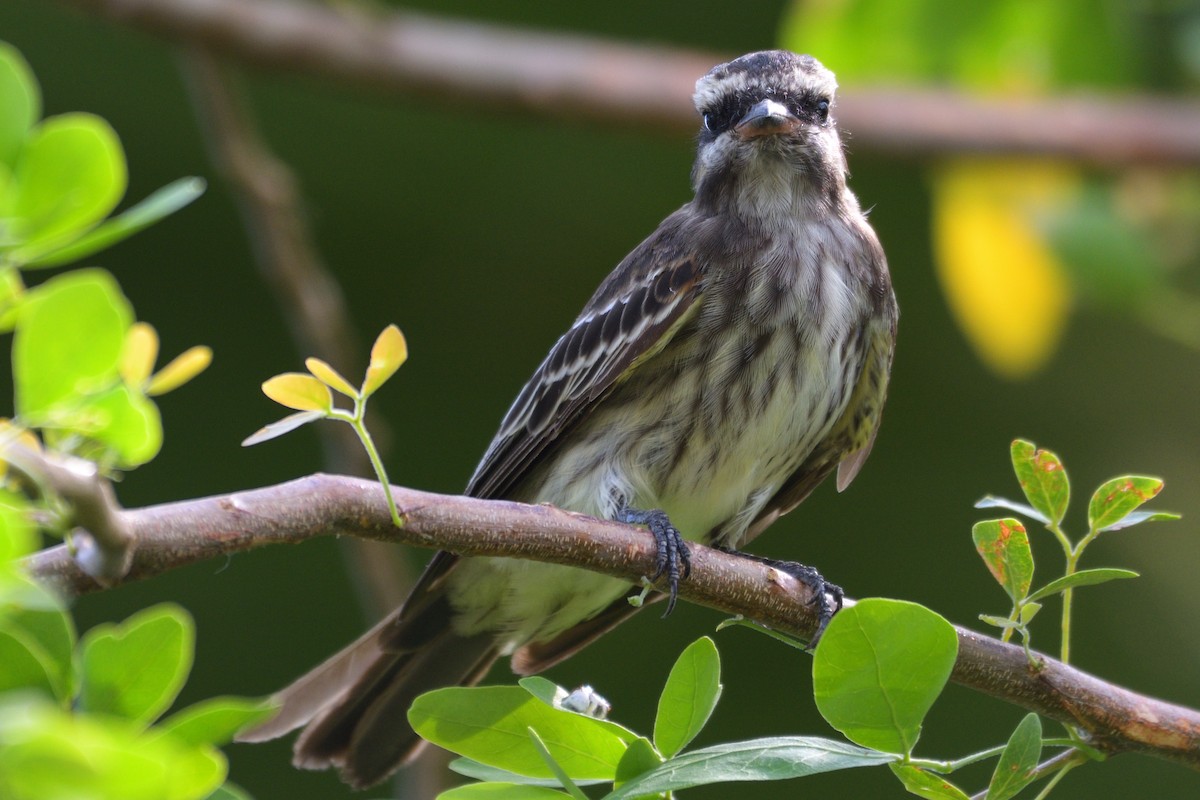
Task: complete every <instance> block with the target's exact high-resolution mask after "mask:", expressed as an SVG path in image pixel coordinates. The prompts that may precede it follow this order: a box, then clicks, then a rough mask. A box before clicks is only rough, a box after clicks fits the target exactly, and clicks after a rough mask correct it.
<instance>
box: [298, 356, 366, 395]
mask: <svg viewBox="0 0 1200 800" xmlns="http://www.w3.org/2000/svg"><path fill="white" fill-rule="evenodd" d="M304 366H305V367H307V368H308V371H309V372H311V373H312V374H313V377H314V378H316V379H317V380H319V381H320V382H321V383H323V384H325V385H326V386H328V387H329V388H330V389H336V390H337V391H339V392H341V393H342V394H344V395H346V397H350V398H354V397H357V396H358V391H357V390H356V389H355V388H354V387H353V386H351V385H350V381H348V380H346V379H345V378H343V377H342V373H340V372H338V371H337V370H336V369H334V368H333V367H331V366H329V364H328V363H326V362H324V361H322V360H321V359H319V358H306V359H304Z"/></svg>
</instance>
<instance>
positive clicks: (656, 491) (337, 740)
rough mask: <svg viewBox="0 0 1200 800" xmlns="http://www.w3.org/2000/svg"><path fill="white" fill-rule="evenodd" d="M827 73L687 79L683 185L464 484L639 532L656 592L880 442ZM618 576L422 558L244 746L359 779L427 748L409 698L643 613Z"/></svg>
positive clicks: (874, 246)
mask: <svg viewBox="0 0 1200 800" xmlns="http://www.w3.org/2000/svg"><path fill="white" fill-rule="evenodd" d="M836 87H837V84H836V80H835V78H834V75H833V73H832V72H830V71H829V70H828V69H826V68H825V67H824V66H822V65H821V64H820V62H818V61H817V60H816V59H815V58H813V57H811V56H807V55H797V54H795V53H792V52H789V51H785V50H768V51H762V52H756V53H750V54H748V55H744V56H742V57H740V58H736V59H734V60H732V61H729V62H727V63H724V64H720V65H718V66H715V67H713V69H712V70H710V71H709V72H708V73H707V74H706V75H704V76H703V77H701V78H700V79H699V81H697V84H696V90H695V94H694V97H693V100H694V103H695V107H696V111H697V113H698V115H699V121H700V129H699V133H698V136H697V144H696V159H695V164H694V167H693V170H692V175H691V180H692V187H693V190H694V196H693V198H692V200H691V201H690V202H688V203H686V204H685V205H683V206H682V207H681V208H680V209H679V210H677V211H675V212H674V213H672V214H671V215H669V216H668V217H667V218H666V219H664V220H663V221H662V223H661V224H660V225H659V226H658V228H657V229H656V230H655V231H654V232H653V233H652V234H650V236H649V237H648V238H646V239H645V240H644V241H643V242H642V243H641V244H639V245H638V246H637V247H636V248H635V249H634V250H633V251H632V252H631V253H630V254H629V255H628V256H627V257H626V258H625V259H624V260H622V261H621V262H620V263H619V264H618V265H617V267H616V268H615V269H614V270H613V271H612V273H611V274H609V275H608V277H607V278H605V279H604V280H603V282H602V283H601V284H600V286H599V288H597V289H596V291H595V293H594V294H593V295H592V297H591V299H590V300H589V301H588V302H587V304H586V305H585V306H584V308H583V310H582V312H581V313H580V314H579V316H578V317H577V318H576V319H575V321H574V323H573V324H572V325H571V327H570V328H569V329H568V330H567V332H566V333H565V334H563V335H562V336H561V337H560V338H559V339H558V341H557V342H556V343H555V344H554V345H553V347H551V349H550V352H549V354H548V355H547V356H546V357H545V359H544V360H543V361H542V363H541V365H540V366H538V368H537V369H536V371H535V372H534V373H533V376H532V377H531V378H530V380H529V381H528V382H527V383H526V384H525V386H524V388H523V389H522V390H521V392H520V394H519V395H518V396H517V398H516V400H515V402H514V403H513V404H512V406H511V408H510V409H509V411H508V413H507V414H506V416H505V417H504V419H503V421H502V422H501V425H500V429H499V431H498V432H497V433H496V435H495V438H494V439H493V440H492V442H491V445H490V446H489V447H488V449H487V451H486V452H485V454H484V456H483V458H482V460H481V461H480V463H479V465H478V467H477V468H476V470H475V473H474V475H473V476H472V477H471V480H470V482H469V484H468V486H467V490H466V493H467V494H468V495H471V496H473V497H477V498H484V499H505V500H515V501H522V502H528V503H549V504H552V505H555V506H558V507H561V508H564V509H568V510H571V511H575V512H580V513H584V514H590V515H593V516H595V517H600V518H604V519H609V520H616V521H621V522H626V523H631V524H637V525H642V526H645V527H646V528H647V529H648V530H649V531H650V532H651V534H653V536H654V539H655V543H656V547H657V554H658V573H659V574H657V575H655V576H653V577H654V578H658V577H664V578H665V579H666V580H667V582H668V583H669V585H670V591H669V595H670V604H671V605H673V603H674V599H675V592H676V589H677V586H678V584H679V581H680V580H686V578H687V574H688V569H689V559H688V553H689V550H688V543H689V542H698V543H702V544H706V545H711V546H716V547H721V548H724V549H728V550H734V551H736V550H737V549H739V548H741V547H742V546H744V545H745V544H746V543H747V542H749V541H750V540H752V539H754V538H755V537H756V536H758V535H759V534H760V533H761V532H762V531H763V530H764V529H765V528H767V527H768V526H770V525H771V524H772V523H773V522H774V521H775V520H776V519H778V518H779V517H780V516H782V515H783V514H786V513H787V512H789V511H790V510H792V509H793V508H795V507H796V506H797V505H798V504H799V503H800V502H801V501H803V500H804V499H805V498H806V497H807V496H808V495H809V493H810V492H812V491H813V489H815V488H816V486H817V485H818V484H820V483H821V482H822V481H823V480H824V479H825V478H826V477H827V476H829V475H830V474H831V473H833V472H834V471H835V470H836V471H837V480H836V484H837V489H838V490H839V491H841V490H843V489H845V488H846V486H847V485H848V484H849V483H850V482H851V480H853V478H854V477H855V475H856V474H858V472H859V470H860V468H861V467H862V465H863V462H864V461H865V460H866V458H867V455H868V453H869V452H870V451H871V448H872V445H873V443H874V441H875V435H876V431H877V430H878V427H879V422H880V417H881V414H882V410H883V405H884V401H885V398H886V394H887V385H888V381H889V378H890V375H891V364H892V355H893V351H894V347H895V340H896V324H897V319H898V309H897V305H896V299H895V295H894V292H893V289H892V284H891V278H890V275H889V273H888V269H887V262H886V258H885V256H884V252H883V249H882V247H881V245H880V243H879V240H878V238H877V237H876V235H875V233H874V231H873V230H872V228H871V226H870V224H869V223H868V221H867V218H866V215H865V213H864V212H863V210H862V209H861V207H860V205H859V202H858V200H857V199H856V197H855V195H854V194H853V193H852V192H851V191H850V189H849V188H848V187H847V185H846V179H847V174H848V173H847V166H846V160H845V154H844V149H843V145H842V143H841V140H840V137H839V134H838V129H837V125H836V123H835V120H834V117H833V110H834V103H835V92H836ZM812 575H813V576H816V578H817V580H818V583H817V588H818V589H819V590H820V591H819V592H818V594H819V595H820V596H821V598H822V600H823V601H824V602H828V601H827V600H825V591H824V590H825V588H826V585H825V584H824V583H823V579H820V578H819V574H817V573H815V571H813V573H812ZM830 586H831V585H830ZM634 588H636V587H631V586H630V584H629V582H628V581H622V580H619V579H616V578H612V577H608V576H605V575H600V574H596V573H591V572H587V571H584V570H581V569H578V568H574V567H569V566H563V565H554V564H543V563H537V562H531V561H523V560H518V559H512V558H492V557H487V558H485V557H460V556H457V555H454V554H452V553H449V552H444V551H443V552H439V553H437V554H436V555H435V556H434V557H433V558H432V560H431V561H430V563H429V565H428V566H427V567H426V569H425V571H424V573H423V574H422V575H421V577H420V578H419V580H418V582H417V583H416V585H415V587H414V588H413V590H412V592H411V594H410V595H409V596H408V599H407V600H406V601H405V602H404V604H403V605H402V606H401V607H400V608H398V609H396V610H395V611H394V612H392V613H391V614H390V615H388V616H387V617H386V618H385V619H383V620H382V621H381V622H379V623H378V624H377V625H376V626H375V627H373V628H372V629H371V630H370V631H368V632H367V633H366V634H364V635H363V636H362V637H361V638H359V639H358V640H357V641H355V642H354V643H353V644H351V645H350V646H348V647H347V648H346V649H344V650H342V651H341V652H340V653H338V654H337V655H334V656H333V657H332V658H330V659H329V660H328V661H326V662H325V663H323V664H321V665H320V666H318V667H317V668H315V669H314V670H312V671H311V672H310V673H308V674H307V675H305V676H304V677H302V678H300V679H299V680H298V681H296V682H295V683H293V684H292V685H291V686H289V687H287V688H286V689H284V690H283V691H281V692H280V693H278V694H277V695H276V701H277V702H278V703H279V705H280V710H279V712H278V714H277V715H276V716H275V717H274V718H273V719H272V720H269V721H268V722H266V723H263V724H261V725H260V726H259V727H258V728H256V729H253V730H251V731H250V732H249V733H248V734H243V736H242V737H241V738H242V739H243V740H249V741H261V740H265V739H270V738H276V737H278V736H282V735H283V734H285V733H287V732H289V731H291V730H294V729H296V728H299V727H303V731H302V732H301V734H300V735H299V737H298V738H297V740H296V743H295V745H294V763H295V764H296V765H297V766H299V767H303V768H311V769H324V768H331V767H336V768H337V769H339V770H340V772H341V776H342V778H343V780H345V781H346V782H348V783H350V784H351V785H353V786H355V787H360V788H361V787H366V786H370V785H373V784H375V783H377V782H379V781H381V780H383V779H384V778H386V777H387V776H389V775H390V774H392V773H393V772H395V771H396V770H397V769H398V768H399V767H400V766H402V765H403V764H405V763H407V762H408V761H409V760H411V759H412V758H413V757H414V755H415V753H416V752H417V751H418V750H419V749H420V746H421V744H422V740H421V739H420V738H419V737H418V736H417V735H416V733H414V731H413V730H412V728H411V726H409V724H408V721H407V717H406V711H407V709H408V707H409V706H410V705H411V703H412V701H413V700H414V699H415V698H416V697H417V696H418V695H420V694H421V693H423V692H426V691H430V690H433V689H437V688H441V687H443V686H447V685H455V684H459V685H470V684H474V683H477V682H478V681H480V680H481V679H482V678H483V676H484V675H485V674H486V673H487V672H488V670H489V669H490V667H491V666H492V664H493V663H494V662H495V661H496V660H497V659H499V658H502V657H508V658H509V659H510V663H511V666H512V668H513V670H514V671H515V672H516V673H518V674H532V673H536V672H540V671H542V670H544V669H546V668H548V667H550V666H552V665H554V664H556V663H558V662H560V661H561V660H563V659H565V658H567V657H568V656H570V655H572V654H573V653H575V652H577V651H578V650H579V649H580V648H582V647H584V646H585V645H587V644H588V643H590V642H591V641H593V640H594V639H596V638H597V637H598V636H600V635H602V634H604V633H606V632H608V631H609V630H611V629H612V628H613V627H614V626H616V625H617V624H619V623H620V622H622V621H624V620H625V619H627V618H628V617H629V616H631V615H632V614H633V613H634V612H636V611H637V608H636V607H635V606H634V605H632V604H630V603H629V602H628V600H627V596H628V595H630V593H631V590H632V589H634ZM839 599H840V597H839ZM822 611H823V616H824V617H827V616H828V613H829V612H828V611H827V610H825V609H822Z"/></svg>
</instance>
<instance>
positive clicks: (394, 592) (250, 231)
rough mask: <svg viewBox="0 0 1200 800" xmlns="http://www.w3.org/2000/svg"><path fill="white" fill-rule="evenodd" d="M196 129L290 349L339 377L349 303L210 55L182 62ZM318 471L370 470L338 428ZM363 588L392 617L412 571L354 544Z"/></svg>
mask: <svg viewBox="0 0 1200 800" xmlns="http://www.w3.org/2000/svg"><path fill="white" fill-rule="evenodd" d="M182 67H183V71H184V74H185V76H186V77H187V79H188V87H189V89H190V94H191V98H192V102H193V104H194V106H195V108H196V116H197V119H198V120H199V121H200V123H201V127H202V129H203V130H204V133H205V141H206V143H207V145H208V149H209V151H210V157H211V158H212V160H213V162H214V163H215V164H216V165H217V167H218V168H219V169H220V170H221V172H222V173H223V175H224V176H225V178H226V180H227V181H228V182H229V185H230V188H231V190H232V192H233V195H234V197H235V198H236V199H237V201H238V206H239V208H240V210H241V214H242V221H243V225H244V227H245V229H246V233H247V235H248V237H249V238H250V241H251V243H252V245H253V247H254V253H255V262H256V263H257V265H258V269H259V273H260V274H261V275H262V277H263V280H264V281H265V282H266V284H267V286H268V287H269V288H270V289H271V291H272V292H273V293H274V295H275V297H276V298H277V299H278V301H279V306H280V308H281V309H282V311H283V314H284V317H285V318H286V320H287V323H288V329H289V331H290V332H291V336H292V340H293V341H294V342H295V343H296V349H297V351H298V353H299V354H300V355H302V356H309V355H315V356H317V357H319V358H321V359H322V360H324V361H326V362H328V363H330V364H333V365H335V366H336V367H337V368H339V369H341V370H343V371H344V372H345V373H346V374H354V373H356V372H358V371H359V365H360V364H361V363H362V362H363V361H364V358H363V356H362V355H360V349H359V347H358V344H359V343H358V337H357V336H356V335H355V332H354V330H353V327H352V326H351V324H350V315H349V313H348V312H347V309H346V303H345V300H344V297H343V295H342V290H341V287H340V286H339V285H338V282H337V280H336V278H334V276H333V274H332V273H331V272H330V271H329V270H328V269H326V268H325V265H324V264H323V263H322V262H321V258H320V256H319V255H318V253H317V248H316V246H315V244H314V243H313V241H312V237H311V236H310V235H309V231H308V225H307V223H306V220H305V215H304V211H303V208H302V205H303V203H302V200H301V197H300V191H299V189H298V187H297V183H296V179H295V177H294V176H293V175H292V172H291V170H289V169H288V167H287V165H286V164H284V163H283V162H282V161H280V160H279V159H278V158H276V157H275V156H274V154H272V153H271V151H270V150H269V149H268V147H267V145H266V144H265V143H264V142H263V140H262V138H261V136H260V135H259V134H258V131H257V129H256V127H255V124H254V120H253V116H252V114H251V113H250V110H249V108H248V107H247V105H246V103H245V102H244V98H242V97H241V96H240V93H239V92H238V91H237V86H236V81H235V76H234V75H233V74H231V71H230V70H228V69H226V68H224V67H223V66H222V65H221V64H220V63H218V61H217V60H216V58H214V57H213V56H212V55H211V54H210V53H208V52H205V51H202V50H197V49H192V50H190V51H188V52H185V53H184V54H183V56H182ZM370 425H371V429H372V431H373V432H374V434H375V436H376V437H382V438H384V439H385V440H386V434H387V428H386V423H385V422H384V421H383V420H380V419H375V418H372V419H371V421H370ZM317 432H318V435H319V437H320V441H321V445H322V450H323V452H324V463H325V466H326V468H327V469H329V470H331V471H333V472H341V473H349V474H353V475H369V474H371V467H370V465H369V464H368V463H367V459H366V457H365V455H364V453H363V450H362V448H361V447H360V446H359V443H358V440H357V439H356V438H355V436H354V432H353V431H352V430H350V429H349V428H348V427H347V426H345V425H320V426H317ZM343 551H344V554H345V555H346V557H347V558H348V560H349V562H350V564H351V566H352V568H353V570H354V574H355V576H356V577H359V578H361V580H356V581H355V582H354V584H355V585H356V586H358V587H360V592H361V595H362V597H361V599H362V601H363V605H364V606H365V607H366V608H367V609H368V611H369V612H370V616H373V617H378V616H380V615H382V614H383V613H385V612H387V611H389V610H391V609H392V608H395V607H396V606H397V605H399V604H400V602H401V601H403V599H404V596H405V595H406V594H407V587H408V586H409V585H411V582H412V575H411V570H410V569H409V568H408V567H407V565H406V564H405V563H404V561H403V559H401V558H400V557H399V556H398V555H397V553H396V551H395V550H394V549H393V548H386V547H381V546H379V545H378V544H376V543H374V542H366V541H362V540H360V539H356V540H351V541H347V542H346V545H345V547H344V548H343Z"/></svg>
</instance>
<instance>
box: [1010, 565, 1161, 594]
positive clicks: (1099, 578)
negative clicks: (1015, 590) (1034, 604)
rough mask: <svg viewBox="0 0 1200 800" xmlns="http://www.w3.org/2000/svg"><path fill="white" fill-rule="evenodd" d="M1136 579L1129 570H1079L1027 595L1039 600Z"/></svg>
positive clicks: (1112, 568)
mask: <svg viewBox="0 0 1200 800" xmlns="http://www.w3.org/2000/svg"><path fill="white" fill-rule="evenodd" d="M1136 577H1138V574H1137V573H1136V572H1134V571H1133V570H1129V569H1117V568H1115V567H1105V568H1101V569H1081V570H1079V572H1074V573H1071V574H1070V575H1064V576H1062V577H1061V578H1058V579H1056V580H1053V581H1050V583H1047V584H1046V585H1045V586H1043V587H1042V588H1041V589H1038V590H1037V591H1036V592H1034V593H1033V594H1031V595H1029V599H1030V600H1041V599H1043V598H1046V597H1051V596H1053V595H1056V594H1058V593H1059V592H1061V591H1063V590H1065V589H1075V588H1078V587H1080V586H1095V585H1096V584H1098V583H1108V582H1109V581H1117V580H1123V579H1126V578H1136Z"/></svg>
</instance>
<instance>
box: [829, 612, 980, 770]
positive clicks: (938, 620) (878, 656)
mask: <svg viewBox="0 0 1200 800" xmlns="http://www.w3.org/2000/svg"><path fill="white" fill-rule="evenodd" d="M957 653H958V636H957V634H956V633H955V632H954V626H952V625H951V624H950V623H949V622H947V621H946V620H945V619H943V618H942V617H940V616H939V615H937V614H935V613H934V612H932V611H930V610H929V609H927V608H924V607H923V606H919V605H917V604H916V603H909V602H904V601H900V600H885V599H882V598H867V599H865V600H861V601H859V602H858V603H856V604H855V605H853V606H851V607H849V608H844V609H842V610H841V611H840V612H839V613H837V614H835V615H834V617H833V619H832V620H831V621H830V623H829V626H828V627H827V628H826V630H825V634H824V636H822V637H821V642H820V644H818V645H817V650H816V653H815V654H814V657H813V668H812V669H813V697H814V699H815V700H816V703H817V710H818V711H820V712H821V716H823V717H824V718H825V720H826V721H827V722H828V723H829V724H830V725H832V726H833V727H834V728H836V729H837V730H839V731H841V732H842V733H843V734H845V736H846V738H848V739H850V740H851V741H852V742H856V743H857V744H861V745H863V746H864V747H871V748H874V749H876V750H882V751H884V752H888V753H902V754H903V753H909V752H911V750H912V748H913V746H915V745H916V743H917V739H918V737H919V736H920V733H921V722H922V720H923V719H924V718H925V714H926V713H927V712H928V711H929V708H930V707H931V706H932V705H933V702H934V701H935V700H936V699H937V698H938V695H940V694H941V692H942V688H943V687H944V686H945V685H946V681H947V680H948V679H949V677H950V670H951V669H952V668H953V667H954V659H955V657H956V656H957Z"/></svg>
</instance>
